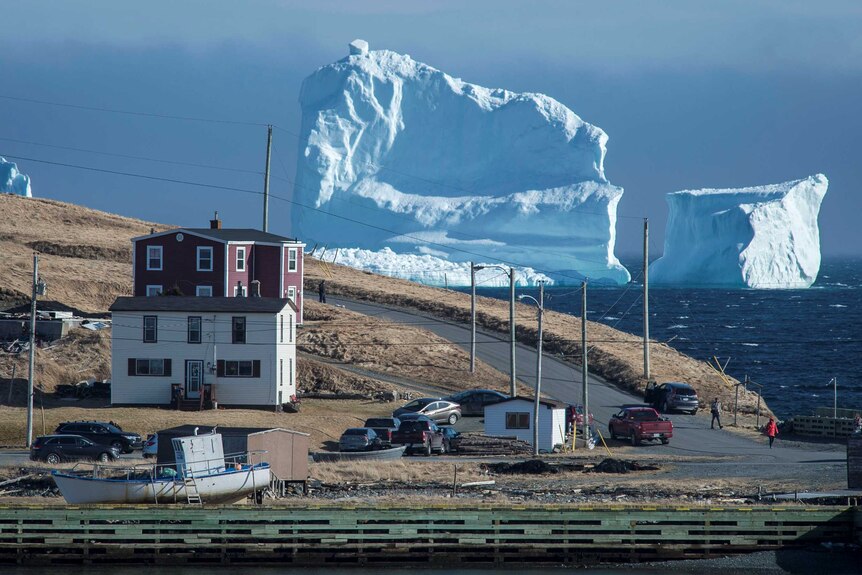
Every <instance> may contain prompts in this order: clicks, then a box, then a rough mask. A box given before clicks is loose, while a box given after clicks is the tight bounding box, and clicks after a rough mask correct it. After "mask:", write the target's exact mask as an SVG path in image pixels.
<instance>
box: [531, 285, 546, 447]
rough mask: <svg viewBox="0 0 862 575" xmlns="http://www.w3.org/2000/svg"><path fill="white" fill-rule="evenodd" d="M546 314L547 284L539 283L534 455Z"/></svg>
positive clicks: (537, 442)
mask: <svg viewBox="0 0 862 575" xmlns="http://www.w3.org/2000/svg"><path fill="white" fill-rule="evenodd" d="M544 314H545V282H539V342H538V344H537V347H538V351H537V353H538V355H537V356H536V399H535V401H534V402H533V455H538V454H539V398H540V397H541V395H542V316H543V315H544Z"/></svg>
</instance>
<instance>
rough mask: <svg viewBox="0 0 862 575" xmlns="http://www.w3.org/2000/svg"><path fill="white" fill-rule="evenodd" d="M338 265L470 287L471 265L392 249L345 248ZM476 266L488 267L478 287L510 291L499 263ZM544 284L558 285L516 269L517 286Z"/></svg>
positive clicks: (529, 270) (478, 275) (478, 277)
mask: <svg viewBox="0 0 862 575" xmlns="http://www.w3.org/2000/svg"><path fill="white" fill-rule="evenodd" d="M335 263H339V264H341V265H345V266H349V267H352V268H358V269H362V270H366V271H370V272H373V273H376V274H379V275H384V276H390V277H397V278H401V279H406V280H410V281H415V282H418V283H423V284H426V285H434V286H442V287H448V286H465V285H467V286H468V285H470V262H452V261H449V260H447V259H444V258H440V257H438V256H435V255H433V253H422V254H399V253H396V252H394V251H392V250H391V249H390V248H383V249H381V250H379V251H371V250H363V249H359V248H346V249H344V248H342V249H339V250H338V255H337V256H336V260H335ZM476 265H477V266H484V269H481V270H478V271H476V285H477V286H481V287H508V285H509V274H508V271H507V270H501V269H499V268H497V267H493V266H495V265H497V264H495V263H480V262H476ZM540 281H543V282H545V283H546V285H553V284H554V281H553V280H552V279H551V278H549V277H548V276H546V275H545V274H542V273H539V272H537V271H536V270H534V269H533V268H516V269H515V285H518V286H522V287H524V286H535V285H538V282H540Z"/></svg>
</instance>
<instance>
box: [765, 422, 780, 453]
mask: <svg viewBox="0 0 862 575" xmlns="http://www.w3.org/2000/svg"><path fill="white" fill-rule="evenodd" d="M776 435H778V425H776V424H775V419H774V418H772V417H770V418H769V423H767V424H766V436H767V437H768V438H769V449H772V442H774V441H775V436H776Z"/></svg>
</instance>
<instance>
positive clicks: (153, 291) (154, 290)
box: [147, 285, 162, 297]
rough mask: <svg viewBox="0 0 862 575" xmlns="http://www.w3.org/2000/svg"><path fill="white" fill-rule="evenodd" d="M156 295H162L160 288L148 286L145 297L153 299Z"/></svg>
mask: <svg viewBox="0 0 862 575" xmlns="http://www.w3.org/2000/svg"><path fill="white" fill-rule="evenodd" d="M157 295H162V286H155V285H148V286H147V297H153V296H157Z"/></svg>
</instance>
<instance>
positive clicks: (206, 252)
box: [198, 246, 213, 272]
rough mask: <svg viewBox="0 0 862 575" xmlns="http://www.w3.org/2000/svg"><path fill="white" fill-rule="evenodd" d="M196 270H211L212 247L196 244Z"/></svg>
mask: <svg viewBox="0 0 862 575" xmlns="http://www.w3.org/2000/svg"><path fill="white" fill-rule="evenodd" d="M198 271H199V272H211V271H213V249H212V248H211V247H209V246H198Z"/></svg>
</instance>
